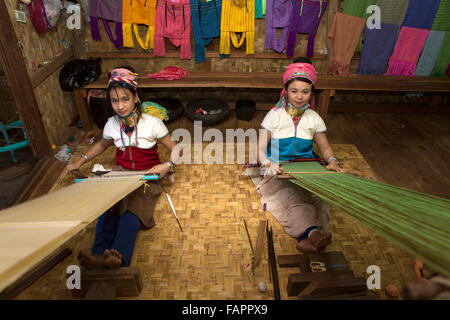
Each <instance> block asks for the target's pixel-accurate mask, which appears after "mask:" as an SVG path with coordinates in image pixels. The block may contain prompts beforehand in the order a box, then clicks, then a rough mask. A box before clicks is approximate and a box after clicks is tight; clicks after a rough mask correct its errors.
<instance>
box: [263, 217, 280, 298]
mask: <svg viewBox="0 0 450 320" xmlns="http://www.w3.org/2000/svg"><path fill="white" fill-rule="evenodd" d="M266 226H267V227H266V232H267V250H268V252H269V266H270V271H271V273H272V283H273V295H274V298H275V300H281V295H280V285H279V283H278V271H277V261H276V258H275V249H274V247H273V237H272V227H270V229H269V226H268V224H267V225H266Z"/></svg>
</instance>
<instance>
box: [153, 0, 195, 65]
mask: <svg viewBox="0 0 450 320" xmlns="http://www.w3.org/2000/svg"><path fill="white" fill-rule="evenodd" d="M164 38H168V39H169V40H170V42H171V43H172V44H173V45H174V46H175V47H180V59H191V57H192V52H191V5H190V3H189V0H158V3H157V5H156V22H155V45H154V49H153V55H155V56H165V55H166V45H165V43H164Z"/></svg>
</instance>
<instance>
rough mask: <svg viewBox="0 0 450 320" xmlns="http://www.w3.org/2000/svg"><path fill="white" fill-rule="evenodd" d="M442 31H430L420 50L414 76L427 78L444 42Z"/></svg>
mask: <svg viewBox="0 0 450 320" xmlns="http://www.w3.org/2000/svg"><path fill="white" fill-rule="evenodd" d="M444 36H445V32H444V31H434V30H431V31H430V34H429V35H428V38H427V41H426V42H425V45H424V47H423V50H422V55H421V56H420V59H419V63H418V64H417V68H416V72H415V73H414V75H415V76H429V75H430V74H431V71H433V67H434V65H435V64H436V60H437V57H438V55H439V51H440V50H441V47H442V43H443V41H444Z"/></svg>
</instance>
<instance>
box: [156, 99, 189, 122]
mask: <svg viewBox="0 0 450 320" xmlns="http://www.w3.org/2000/svg"><path fill="white" fill-rule="evenodd" d="M151 101H153V102H156V103H157V104H159V105H160V106H162V107H164V108H166V109H167V112H168V114H169V120H167V121H165V122H170V121H173V120H175V119H176V118H178V117H179V116H181V115H182V114H183V111H184V108H183V104H182V103H181V101H180V100H178V99H172V98H157V99H152V100H151Z"/></svg>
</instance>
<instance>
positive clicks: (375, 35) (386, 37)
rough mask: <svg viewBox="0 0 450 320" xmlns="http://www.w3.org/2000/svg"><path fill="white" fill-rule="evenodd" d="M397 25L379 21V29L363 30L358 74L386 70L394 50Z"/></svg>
mask: <svg viewBox="0 0 450 320" xmlns="http://www.w3.org/2000/svg"><path fill="white" fill-rule="evenodd" d="M399 29H400V28H399V26H397V25H393V24H388V23H383V22H382V23H381V29H368V28H367V26H366V28H365V30H364V35H363V42H364V47H363V49H362V52H361V59H360V61H359V65H358V70H357V72H356V73H358V74H376V75H381V74H384V72H385V71H386V66H387V63H388V60H389V57H390V56H391V55H392V51H393V50H394V45H395V41H396V40H397V34H398V30H399Z"/></svg>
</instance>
